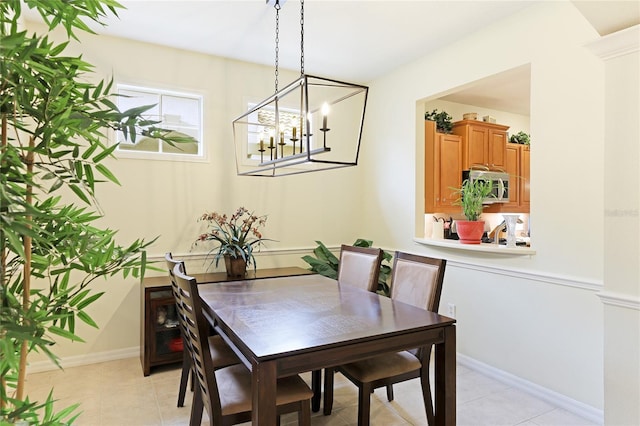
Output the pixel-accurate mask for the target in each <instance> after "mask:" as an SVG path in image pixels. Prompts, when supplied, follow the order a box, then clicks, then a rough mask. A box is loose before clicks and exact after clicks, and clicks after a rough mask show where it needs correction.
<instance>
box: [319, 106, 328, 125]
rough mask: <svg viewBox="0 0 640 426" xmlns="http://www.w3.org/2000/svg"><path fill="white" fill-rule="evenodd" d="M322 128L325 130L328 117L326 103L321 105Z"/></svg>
mask: <svg viewBox="0 0 640 426" xmlns="http://www.w3.org/2000/svg"><path fill="white" fill-rule="evenodd" d="M321 112H322V128H323V129H326V128H327V115H329V104H328V103H326V102H325V103H323V104H322V109H321Z"/></svg>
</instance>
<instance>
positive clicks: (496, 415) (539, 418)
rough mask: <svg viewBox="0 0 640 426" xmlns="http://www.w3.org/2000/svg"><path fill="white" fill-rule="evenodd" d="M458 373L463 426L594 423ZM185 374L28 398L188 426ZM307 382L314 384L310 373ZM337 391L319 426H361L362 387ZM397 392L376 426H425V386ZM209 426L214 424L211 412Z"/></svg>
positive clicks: (107, 371) (380, 406) (56, 379)
mask: <svg viewBox="0 0 640 426" xmlns="http://www.w3.org/2000/svg"><path fill="white" fill-rule="evenodd" d="M457 370H458V371H457V378H458V382H457V393H458V394H457V401H458V406H457V424H458V425H461V426H462V425H469V426H481V425H491V426H494V425H522V426H541V425H548V426H578V425H580V426H587V425H593V423H591V422H589V421H587V420H585V419H582V418H580V417H577V416H575V415H573V414H571V413H569V412H567V411H565V410H563V409H560V408H556V407H554V406H553V405H550V404H548V403H547V402H544V401H541V400H538V399H536V398H534V397H532V396H530V395H528V394H527V393H525V392H522V391H520V390H517V389H514V388H511V387H509V386H507V385H505V384H502V383H500V382H498V381H495V380H493V379H491V378H488V377H486V376H484V375H482V374H480V373H478V372H476V371H473V370H470V369H468V368H466V367H464V366H461V365H459V364H458V367H457ZM179 376H180V369H179V368H178V366H171V367H167V368H157V369H155V370H154V371H153V372H152V374H151V375H150V376H148V377H144V376H143V375H142V368H141V366H140V361H139V359H138V358H128V359H123V360H117V361H111V362H104V363H100V364H92V365H87V366H82V367H73V368H68V369H66V370H65V371H48V372H42V373H35V374H31V375H29V376H28V393H29V395H30V396H31V399H32V400H33V399H34V398H36V399H37V400H44V398H45V397H46V395H47V393H48V392H49V390H50V389H51V387H53V388H54V396H55V397H56V398H57V399H59V401H60V402H59V403H58V405H57V410H56V411H58V410H60V409H62V408H63V407H66V406H68V405H71V404H72V403H75V402H80V403H81V410H82V411H83V413H82V414H81V415H80V417H79V418H78V420H77V421H76V423H75V424H77V425H89V426H120V425H127V426H133V425H135V426H139V425H140V426H142V425H188V424H189V410H190V403H191V397H190V394H189V393H188V394H187V400H186V401H185V407H181V408H178V407H176V399H177V391H178V381H179ZM303 377H304V378H305V380H307V381H310V376H309V375H308V374H305V375H303ZM334 393H335V400H334V409H333V413H332V414H331V416H323V415H322V412H319V413H313V418H312V422H311V424H312V425H314V426H319V425H322V426H324V425H331V426H348V425H356V424H357V421H356V420H357V410H358V399H357V398H358V395H357V388H356V387H355V386H353V385H352V384H351V383H350V382H349V381H347V380H346V379H345V378H344V377H342V376H341V375H339V374H337V375H336V382H335V391H334ZM394 393H395V400H394V401H393V402H391V403H389V402H388V401H387V400H386V394H385V390H384V389H378V390H376V392H375V395H373V396H372V401H371V424H372V425H373V426H376V425H379V426H407V425H413V426H419V425H425V424H426V416H425V414H424V407H423V406H422V402H421V396H420V387H419V381H418V380H412V381H410V382H405V383H402V384H398V385H395V386H394ZM321 411H322V410H321ZM204 421H205V422H206V421H208V418H207V417H206V413H205V415H204ZM296 423H297V419H296V417H295V414H291V415H288V416H286V417H283V419H282V424H283V425H294V424H296ZM203 424H205V423H204V422H203Z"/></svg>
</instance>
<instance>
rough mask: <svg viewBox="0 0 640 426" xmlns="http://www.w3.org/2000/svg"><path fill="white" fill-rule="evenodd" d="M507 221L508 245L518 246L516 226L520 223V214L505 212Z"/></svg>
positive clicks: (504, 216) (504, 215)
mask: <svg viewBox="0 0 640 426" xmlns="http://www.w3.org/2000/svg"><path fill="white" fill-rule="evenodd" d="M502 217H503V218H504V221H505V223H506V224H507V247H515V246H516V226H517V225H518V218H519V217H520V215H519V214H503V215H502Z"/></svg>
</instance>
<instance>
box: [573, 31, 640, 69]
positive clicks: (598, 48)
mask: <svg viewBox="0 0 640 426" xmlns="http://www.w3.org/2000/svg"><path fill="white" fill-rule="evenodd" d="M586 47H587V48H588V49H589V50H591V53H593V54H594V55H596V56H597V57H599V58H600V59H602V60H603V61H607V60H609V59H612V58H616V57H618V56H623V55H628V54H629V53H633V52H637V51H638V50H640V25H634V26H633V27H629V28H625V29H624V30H620V31H618V32H615V33H612V34H607V35H606V36H604V37H601V38H600V39H598V40H596V41H594V42H592V43H589V44H587V46H586Z"/></svg>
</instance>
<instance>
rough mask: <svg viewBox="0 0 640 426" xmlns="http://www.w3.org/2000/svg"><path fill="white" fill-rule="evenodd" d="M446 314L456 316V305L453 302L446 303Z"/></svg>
mask: <svg viewBox="0 0 640 426" xmlns="http://www.w3.org/2000/svg"><path fill="white" fill-rule="evenodd" d="M447 316H448V317H451V318H455V317H456V305H455V304H454V303H449V304H447Z"/></svg>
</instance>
